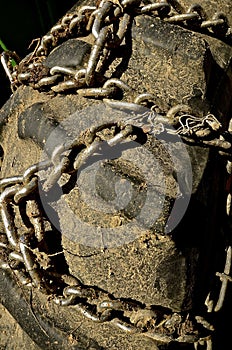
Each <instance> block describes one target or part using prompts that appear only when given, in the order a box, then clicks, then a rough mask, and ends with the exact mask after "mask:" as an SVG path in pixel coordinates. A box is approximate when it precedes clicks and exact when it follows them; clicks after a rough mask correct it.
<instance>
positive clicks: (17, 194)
mask: <svg viewBox="0 0 232 350" xmlns="http://www.w3.org/2000/svg"><path fill="white" fill-rule="evenodd" d="M143 14H148V15H151V16H154V17H157V18H159V19H161V20H164V21H167V22H169V23H171V24H177V25H181V26H183V27H185V28H188V29H191V30H194V31H198V32H200V33H203V34H207V35H210V36H214V37H216V38H218V39H220V40H223V41H225V42H227V43H230V44H231V42H232V40H231V39H232V37H231V36H232V32H231V27H230V26H229V24H228V20H227V18H226V16H225V15H224V14H223V13H215V15H214V16H213V17H212V18H208V17H207V14H206V13H205V11H204V9H203V8H202V7H201V6H200V5H198V4H194V5H192V6H190V7H189V8H188V9H187V11H185V9H184V8H183V7H182V6H181V5H180V4H179V3H178V1H177V0H167V1H165V0H161V1H159V2H154V1H145V2H144V3H143V2H142V1H138V0H122V1H120V2H119V1H108V0H103V1H101V2H100V4H99V5H98V6H82V7H80V8H79V9H78V11H77V12H76V13H74V14H67V15H65V16H64V17H63V18H62V19H61V20H60V21H59V23H58V24H56V25H55V26H54V27H53V28H52V29H51V30H50V32H49V33H48V34H47V35H45V36H43V37H42V39H41V40H40V41H39V42H38V45H37V47H36V49H35V50H34V52H32V53H31V54H29V55H28V56H27V57H26V58H24V59H23V60H22V61H20V62H18V65H17V66H16V67H15V68H14V69H13V71H12V70H11V68H9V65H8V59H9V57H11V54H10V53H8V54H7V55H5V54H4V55H2V56H1V61H2V63H3V65H4V68H5V70H6V72H7V75H8V77H9V79H10V82H11V86H12V90H13V91H15V90H16V89H17V88H18V87H19V86H20V85H24V84H25V85H29V86H31V87H33V88H35V89H39V90H42V91H45V92H46V91H49V90H52V91H53V92H54V93H60V92H66V91H75V92H76V93H78V94H80V95H81V96H84V97H93V98H101V99H103V101H104V102H105V103H106V104H108V105H109V106H111V107H113V108H114V107H115V108H123V109H128V110H131V111H136V112H138V111H139V107H141V105H142V106H144V105H146V102H148V101H149V102H150V101H152V100H153V98H154V97H153V96H152V95H150V94H149V93H146V94H141V95H139V96H137V97H136V99H135V100H134V102H126V101H123V100H122V99H117V96H118V93H119V92H120V93H121V92H125V91H128V90H130V87H129V86H127V84H125V83H124V82H123V81H122V80H120V79H114V78H109V79H107V80H106V81H102V80H101V79H100V77H101V76H102V75H103V72H104V70H105V69H106V67H105V64H106V61H107V57H108V54H109V52H110V50H112V49H113V48H117V47H118V46H120V45H121V43H122V42H123V40H124V38H125V35H126V33H127V31H128V28H129V27H130V25H131V22H132V20H133V18H134V17H135V16H139V15H143ZM88 35H92V36H93V37H94V44H93V45H92V49H91V52H90V55H89V58H88V60H87V61H86V62H85V63H84V65H83V67H81V68H78V69H72V68H67V67H63V66H55V67H52V68H48V67H46V66H45V65H44V64H43V63H44V61H45V60H46V57H47V56H48V55H49V53H50V52H51V51H52V49H53V48H55V47H57V46H58V45H59V44H60V43H62V42H63V41H66V40H68V39H69V38H76V37H82V36H84V37H87V36H88ZM170 124H171V126H172V127H174V128H175V131H174V132H175V133H177V134H179V135H180V136H181V138H182V139H183V140H184V142H186V143H188V144H192V145H196V144H197V145H201V146H203V147H214V148H217V149H218V150H219V151H220V152H221V153H222V154H224V155H226V156H228V157H229V158H230V156H231V150H232V145H231V137H230V131H231V130H230V129H229V131H228V132H225V131H223V128H222V125H221V124H220V122H219V121H218V120H217V118H216V117H215V116H214V115H212V114H208V115H206V116H205V117H203V118H202V117H198V116H194V115H192V114H191V111H189V107H188V106H184V105H177V106H174V107H173V108H171V109H170V110H169V111H168V113H167V114H164V115H161V114H157V113H156V112H155V111H154V110H153V108H151V109H150V111H149V112H146V113H142V114H137V115H136V117H131V118H130V119H128V120H127V121H124V124H121V125H117V126H118V127H119V128H120V131H119V132H118V133H117V134H115V135H114V136H113V137H112V138H111V139H109V140H107V143H108V145H109V146H112V145H115V144H117V143H118V142H121V141H122V140H123V139H125V138H127V137H130V136H131V135H133V132H134V129H133V127H134V126H136V127H139V128H142V130H143V132H149V133H151V134H153V135H156V134H157V133H160V132H162V131H163V130H164V129H165V128H167V126H168V125H170ZM105 127H106V126H105ZM169 132H173V130H172V131H169ZM92 133H93V135H92V142H91V143H90V144H88V145H87V144H84V145H83V146H84V149H83V150H82V151H81V152H80V153H78V154H77V156H76V158H75V160H74V161H72V162H71V160H70V158H69V153H70V151H71V150H73V149H74V148H75V147H76V145H77V144H78V142H79V141H78V140H75V141H73V142H71V143H70V142H69V141H67V143H66V144H62V145H61V146H59V147H58V148H56V149H55V150H54V151H53V154H52V156H51V159H49V160H46V161H44V162H40V163H38V164H34V165H32V166H30V167H29V168H28V169H26V170H25V172H24V174H23V175H19V176H14V177H10V178H3V179H0V190H1V195H0V211H1V217H2V222H3V225H4V228H5V234H2V235H0V254H1V255H0V267H1V268H2V269H11V270H12V271H13V272H14V274H15V275H16V276H17V279H18V280H19V281H20V282H21V283H22V285H25V286H28V287H32V286H33V287H36V288H38V289H39V290H41V291H42V292H45V293H48V294H49V295H50V294H53V295H54V297H53V301H54V302H55V303H56V304H57V305H60V306H70V307H74V308H75V309H76V310H78V312H80V313H81V314H83V315H84V316H85V317H87V318H88V319H91V320H92V321H94V322H105V321H108V322H110V323H112V324H114V325H115V326H117V327H118V328H120V329H122V330H124V331H126V332H128V333H139V334H142V335H144V336H146V337H149V338H152V339H155V340H158V341H162V342H164V343H169V342H173V341H176V342H187V343H194V344H195V349H198V345H199V344H200V345H202V343H204V344H205V346H206V349H207V350H211V349H212V340H211V334H212V332H213V331H214V329H213V325H211V324H210V323H208V322H207V319H206V317H205V315H204V317H203V316H198V315H197V316H195V317H192V319H190V316H189V315H182V314H179V313H175V312H173V313H172V312H170V313H167V311H163V312H162V311H160V309H159V310H156V309H155V308H154V309H147V308H146V306H145V305H140V304H139V303H136V302H134V303H132V302H130V303H129V302H127V301H125V300H121V299H116V298H115V297H114V296H112V295H109V293H107V292H103V291H102V290H98V289H97V288H91V287H88V286H85V285H83V284H82V283H81V282H80V281H79V280H78V279H76V278H74V277H72V276H68V277H69V278H68V277H67V276H66V277H65V276H61V275H59V276H58V280H59V281H61V282H62V283H61V282H60V283H61V286H60V287H59V288H58V289H57V278H54V281H53V280H52V277H51V276H55V272H54V271H52V268H51V265H50V258H49V254H47V248H46V242H45V241H46V240H45V223H44V220H45V219H44V217H43V214H42V209H41V207H40V203H39V201H38V190H39V182H40V175H39V174H40V171H41V170H47V169H48V170H49V176H48V177H47V179H46V181H45V182H44V183H43V190H44V191H45V192H46V191H48V190H49V189H50V188H51V187H52V186H53V185H54V184H55V183H56V182H57V181H58V180H59V179H60V177H61V175H62V174H63V173H69V172H70V171H77V170H78V169H79V168H80V166H81V165H82V164H84V163H85V161H86V160H87V159H88V158H89V157H90V156H91V155H92V154H94V153H95V152H96V150H97V149H98V147H99V145H100V144H101V143H102V141H103V140H101V139H100V138H99V136H97V134H96V130H94V131H92ZM67 154H68V155H67ZM227 168H228V173H229V174H231V172H232V171H231V168H232V167H231V162H230V161H229V160H228V164H227ZM230 202H231V195H230V193H229V194H228V198H227V213H228V215H229V212H230ZM16 213H17V214H18V216H19V218H20V219H21V224H23V223H25V221H27V222H29V224H28V225H27V230H24V231H23V232H21V231H20V229H19V225H18V224H17V223H16V220H15V217H16ZM44 259H45V261H44ZM231 260H232V257H231V247H228V249H227V252H226V262H225V269H224V272H223V273H219V272H217V273H216V276H218V277H219V278H220V280H221V290H220V295H219V297H218V300H217V301H214V302H212V301H211V300H210V297H209V298H208V299H207V300H206V305H207V307H208V312H209V313H212V312H217V311H219V310H220V309H221V308H222V306H223V302H224V299H225V295H226V290H227V284H228V282H231V281H232V277H230V270H231ZM70 278H71V283H70ZM212 305H213V306H212ZM115 311H117V312H115ZM138 313H140V314H141V315H142V314H144V315H149V317H148V319H149V322H148V324H143V323H142V322H139V321H138V320H136V317H135V316H136V315H137V314H138ZM115 315H116V316H115ZM186 325H188V327H187V329H188V330H189V329H191V332H187V333H185V331H184V329H185V326H186Z"/></svg>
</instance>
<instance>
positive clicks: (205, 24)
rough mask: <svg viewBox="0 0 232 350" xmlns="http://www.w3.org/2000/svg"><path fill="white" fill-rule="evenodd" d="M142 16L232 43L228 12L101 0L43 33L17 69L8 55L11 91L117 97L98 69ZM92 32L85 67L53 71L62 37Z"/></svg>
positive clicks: (171, 2) (173, 2)
mask: <svg viewBox="0 0 232 350" xmlns="http://www.w3.org/2000/svg"><path fill="white" fill-rule="evenodd" d="M143 14H146V15H150V16H152V17H157V18H159V19H162V20H164V21H167V22H168V23H171V24H177V25H181V26H183V27H186V28H188V29H191V30H194V31H198V32H202V33H204V34H207V35H211V36H214V37H217V38H218V39H220V40H224V41H226V42H228V43H230V44H231V42H232V40H231V39H232V30H231V27H230V26H229V23H228V19H227V17H226V15H225V14H223V13H221V12H216V13H215V14H214V16H213V17H212V18H208V17H207V14H206V12H205V10H204V9H203V8H202V7H201V6H200V5H199V4H194V5H191V6H190V7H189V8H188V9H187V11H185V9H184V8H183V7H182V6H181V5H180V4H179V3H178V1H177V0H167V1H165V0H161V1H157V2H154V1H144V2H142V1H138V0H123V1H108V0H102V1H101V2H100V4H99V5H98V6H82V7H81V8H79V9H78V11H77V12H76V13H71V14H66V15H65V16H64V17H63V18H62V19H61V20H60V21H59V23H58V24H56V25H55V26H54V27H52V29H51V30H50V32H49V33H48V34H47V35H45V36H43V37H42V39H41V40H40V41H39V42H38V45H37V47H36V49H35V50H34V52H32V53H31V54H29V55H28V56H27V57H26V58H24V59H23V60H22V61H21V62H19V64H18V65H17V66H16V67H15V68H13V71H12V70H11V68H10V66H9V64H8V63H7V59H9V57H10V56H11V54H10V53H4V54H3V56H2V57H1V58H2V63H3V65H4V68H5V70H6V72H7V75H8V77H9V79H10V81H11V86H12V90H13V91H14V90H15V89H16V88H17V87H18V86H20V85H22V84H26V85H29V86H32V87H33V88H35V89H40V90H45V91H46V90H47V89H51V90H52V91H54V92H56V93H58V92H64V91H77V92H78V93H79V94H83V95H84V96H90V97H91V96H92V97H110V96H113V95H115V93H116V91H115V90H116V89H112V86H108V85H103V86H100V87H99V74H98V73H101V74H102V73H103V71H104V64H105V62H106V60H107V57H108V53H109V52H110V50H112V49H116V48H117V47H118V46H120V45H121V43H122V42H123V40H124V38H125V35H126V33H127V31H128V28H129V27H130V25H131V21H132V20H133V18H135V17H136V16H138V15H143ZM91 33H92V35H93V37H94V38H95V42H94V44H93V46H92V50H91V53H90V56H89V59H88V61H87V62H86V65H85V67H82V68H78V69H72V68H67V67H62V66H55V67H52V68H51V69H49V68H48V67H46V65H44V64H43V63H44V61H45V59H46V57H47V56H48V55H49V53H50V52H51V51H52V49H53V48H54V47H57V45H59V44H60V43H62V42H63V41H65V40H67V39H70V38H73V37H75V38H76V37H87V36H88V35H89V34H91ZM14 57H15V55H14ZM106 84H107V83H106ZM87 87H88V89H86V88H87ZM83 88H84V90H83Z"/></svg>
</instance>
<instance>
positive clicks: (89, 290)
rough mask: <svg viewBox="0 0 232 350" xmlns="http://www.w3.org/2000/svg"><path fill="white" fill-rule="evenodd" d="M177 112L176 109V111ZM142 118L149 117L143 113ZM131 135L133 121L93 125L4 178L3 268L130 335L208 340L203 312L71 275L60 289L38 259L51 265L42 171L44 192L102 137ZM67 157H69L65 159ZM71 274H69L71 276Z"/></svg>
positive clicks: (83, 158)
mask: <svg viewBox="0 0 232 350" xmlns="http://www.w3.org/2000/svg"><path fill="white" fill-rule="evenodd" d="M143 98H145V96H140V97H139V98H138V99H137V100H140V101H142V100H143ZM135 105H136V104H135ZM140 107H141V106H140ZM137 108H139V105H137ZM176 111H177V109H175V112H176ZM170 113H172V111H170ZM141 117H142V118H144V116H143V115H142V116H141ZM116 126H117V127H118V128H119V131H118V132H117V133H116V134H115V135H112V137H110V138H108V139H107V140H105V139H101V132H102V131H103V130H104V129H105V128H109V127H113V129H114V130H115V127H116ZM131 136H133V125H132V124H129V123H128V122H124V123H123V124H121V123H117V124H110V125H108V124H107V125H105V126H99V127H96V128H92V129H89V130H88V132H86V131H85V132H84V133H83V135H80V137H79V138H78V139H75V140H67V141H66V142H65V143H64V144H62V145H60V146H59V147H57V148H56V149H55V150H54V152H53V154H52V156H51V159H50V160H46V161H43V162H41V163H38V164H34V165H32V166H30V167H29V168H28V169H26V171H25V172H24V174H23V175H21V176H15V177H10V178H4V179H2V180H0V188H1V195H0V209H1V216H2V221H3V224H4V227H5V236H1V241H0V253H1V255H0V263H1V268H3V269H11V270H13V272H14V273H15V275H16V276H17V279H18V281H19V282H21V283H22V284H23V285H26V286H30V287H31V286H33V287H36V288H38V289H40V290H41V291H42V292H44V293H47V294H50V295H53V297H52V299H53V301H54V302H55V303H56V304H57V305H60V306H66V307H68V306H69V307H74V308H75V309H76V310H77V311H78V312H80V313H81V314H82V315H83V316H85V317H86V318H88V319H90V320H92V321H94V322H106V321H107V322H110V323H111V324H113V325H114V326H116V327H118V328H119V329H121V330H124V331H125V332H127V333H131V334H134V333H137V334H141V335H143V336H146V337H149V338H151V339H154V340H156V341H161V342H164V343H170V342H173V341H175V342H186V343H194V342H197V341H198V340H199V339H201V341H203V340H202V339H205V341H206V340H207V339H208V337H210V336H211V333H212V332H213V330H214V328H213V326H212V325H211V324H209V323H208V322H207V320H206V319H205V318H203V317H202V316H195V317H193V319H190V318H189V315H185V314H181V313H175V312H171V310H170V311H167V310H166V309H164V310H163V311H162V308H160V307H159V308H157V309H156V307H155V306H154V307H149V308H146V306H145V305H141V304H140V303H139V302H136V301H133V302H132V301H131V302H128V301H125V300H123V299H116V298H115V297H114V296H113V295H111V294H109V293H108V292H104V291H102V290H100V289H98V288H97V287H94V288H93V287H88V286H85V285H83V284H82V283H81V282H80V281H79V280H78V279H77V278H74V277H72V276H66V278H64V276H59V278H60V279H61V280H62V281H63V282H64V284H65V286H64V287H63V289H62V293H58V291H57V290H56V289H55V285H54V284H53V283H52V282H51V281H52V275H54V274H52V271H48V272H50V274H49V283H48V278H46V271H45V270H44V261H43V264H41V263H40V259H39V257H40V256H41V255H42V256H43V260H44V259H45V257H46V258H47V259H48V264H49V257H48V256H47V255H46V246H44V245H41V242H43V240H44V224H43V219H42V213H41V209H40V206H39V203H38V201H37V200H36V194H37V192H38V178H39V173H40V171H41V170H47V171H50V175H49V176H48V178H47V179H46V181H45V182H44V184H43V188H44V190H45V191H47V190H48V189H50V188H51V186H53V185H54V184H55V183H56V182H57V181H58V180H59V179H60V177H61V176H62V174H63V173H65V172H67V173H69V172H73V171H77V170H78V169H79V168H80V167H81V166H82V165H84V164H85V162H86V161H87V159H88V158H89V157H90V156H91V155H94V154H95V152H97V151H98V150H99V147H100V145H101V144H102V142H103V141H104V142H107V144H108V146H110V147H113V146H115V145H116V144H117V143H119V142H121V141H123V140H124V139H126V138H128V137H129V139H130V137H131ZM134 136H135V135H134ZM134 136H133V139H134ZM80 144H81V145H82V146H85V147H84V149H83V148H82V151H79V152H78V153H77V155H76V157H75V159H74V160H73V161H72V164H70V161H69V158H68V156H67V152H68V151H71V150H75V149H76V147H77V146H80ZM63 159H65V161H64V162H63ZM67 160H68V161H67ZM37 195H38V194H37ZM15 207H17V208H18V211H19V214H20V216H21V222H22V223H23V222H25V217H26V218H27V219H29V220H30V223H31V226H29V229H28V230H25V229H23V230H22V232H23V233H22V232H19V230H18V228H17V227H16V222H15V215H14V212H13V208H15ZM23 208H25V211H23ZM41 247H42V248H41ZM68 277H70V278H69V279H68ZM70 280H71V282H70ZM144 320H146V321H144ZM186 328H187V329H188V332H187V333H185V331H184V330H185V329H186ZM189 328H191V329H192V332H189Z"/></svg>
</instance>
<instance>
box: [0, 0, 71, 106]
mask: <svg viewBox="0 0 232 350" xmlns="http://www.w3.org/2000/svg"><path fill="white" fill-rule="evenodd" d="M77 2H78V1H77V0H63V1H57V0H22V1H21V0H20V1H18V0H5V1H4V2H3V1H2V4H1V5H0V6H1V8H0V39H1V40H2V41H3V43H4V44H5V45H6V47H7V49H8V50H10V51H15V52H16V53H17V54H18V55H19V56H20V57H21V58H23V57H24V56H25V55H26V54H27V53H29V52H30V50H29V49H28V47H29V45H30V43H31V42H32V40H33V39H36V38H40V37H41V36H43V35H44V34H46V33H47V32H48V31H49V29H50V28H51V27H52V26H53V25H54V24H55V23H56V22H57V21H58V20H59V19H60V18H61V17H62V16H63V15H64V14H65V13H66V11H68V10H69V9H70V8H72V6H73V5H75V3H77ZM2 51H3V50H2V48H1V47H0V53H2ZM11 93H12V92H11V89H10V84H9V80H8V78H7V77H6V74H5V71H4V70H3V68H2V65H0V108H1V107H2V105H3V104H4V103H5V102H6V100H7V99H8V98H9V97H10V95H11Z"/></svg>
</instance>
